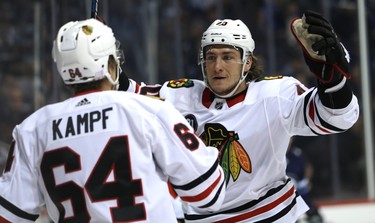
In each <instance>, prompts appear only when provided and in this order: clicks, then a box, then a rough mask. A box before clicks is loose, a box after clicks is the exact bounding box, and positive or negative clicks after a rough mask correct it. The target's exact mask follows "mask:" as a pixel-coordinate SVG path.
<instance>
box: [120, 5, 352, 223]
mask: <svg viewBox="0 0 375 223" xmlns="http://www.w3.org/2000/svg"><path fill="white" fill-rule="evenodd" d="M291 30H292V32H293V34H294V35H295V37H296V39H297V41H298V42H299V43H300V44H301V46H302V49H303V55H304V57H305V60H306V63H307V65H308V66H309V68H310V70H311V71H312V73H314V74H315V75H316V77H317V80H318V81H317V86H316V87H314V88H311V89H307V88H306V87H305V86H304V85H303V84H301V82H300V81H298V80H296V79H295V78H293V77H286V76H264V75H262V71H261V69H260V68H259V64H258V60H257V58H256V57H255V56H254V48H255V43H254V40H253V39H252V36H251V33H250V31H249V29H248V27H247V26H246V25H245V24H244V23H243V22H242V21H240V20H230V19H224V20H216V21H214V22H213V23H212V24H211V25H210V26H209V27H208V29H207V30H206V31H205V32H204V33H203V36H202V40H201V52H200V65H201V67H202V72H203V78H204V81H200V80H191V79H180V80H172V81H167V82H165V83H164V84H163V85H150V86H147V85H146V86H142V85H138V84H137V83H135V82H134V81H133V80H130V81H128V79H126V78H125V79H123V80H121V81H120V82H121V84H120V88H121V89H123V90H127V91H130V92H137V93H141V94H151V95H157V96H160V97H162V98H164V99H165V100H167V101H170V102H171V103H172V104H173V105H174V106H175V107H176V108H177V109H178V110H179V111H180V112H181V113H182V114H183V115H184V116H185V118H186V119H187V120H188V121H189V123H190V124H191V126H193V128H194V129H195V131H196V133H197V134H198V135H200V137H201V138H202V139H203V140H204V141H205V143H206V144H207V145H211V146H215V147H217V149H218V150H219V158H220V164H221V165H222V167H223V169H224V172H225V178H226V179H225V180H226V182H227V187H226V190H227V191H226V196H225V200H224V203H223V206H222V208H221V210H220V211H218V212H215V213H210V212H206V211H201V210H197V209H196V208H194V207H192V206H190V205H186V204H184V205H183V206H184V210H185V213H186V214H185V220H186V222H225V223H228V222H229V223H230V222H267V223H268V222H279V223H280V222H281V223H291V222H295V221H296V220H297V219H298V217H299V216H301V215H302V214H303V213H304V212H306V211H307V210H308V207H307V205H306V204H305V202H304V201H303V199H302V198H301V197H300V196H299V195H298V194H297V193H296V192H295V187H294V185H293V183H292V181H291V180H290V178H288V177H287V175H286V174H285V169H286V158H285V155H286V152H287V148H288V144H289V139H290V138H291V137H292V136H294V135H301V136H318V135H326V134H334V133H340V132H344V131H346V130H347V129H349V128H350V127H351V126H352V125H353V124H354V123H355V122H356V121H357V119H358V114H359V109H358V102H357V98H356V97H355V96H354V95H353V93H352V90H351V88H350V85H349V81H348V75H347V72H348V64H349V55H348V52H347V51H346V50H345V48H344V46H343V45H342V44H341V43H340V41H339V39H338V38H337V35H336V34H335V33H334V30H333V28H332V26H331V25H330V23H329V22H328V21H327V20H325V19H324V18H323V17H322V16H321V15H319V14H317V13H314V12H311V11H308V12H306V13H304V15H303V17H302V18H298V19H295V20H293V22H292V23H291Z"/></svg>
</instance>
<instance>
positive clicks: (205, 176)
mask: <svg viewBox="0 0 375 223" xmlns="http://www.w3.org/2000/svg"><path fill="white" fill-rule="evenodd" d="M218 165H219V161H218V160H216V162H215V163H214V165H212V167H211V168H210V169H209V170H208V171H207V172H206V173H204V174H203V175H201V176H200V177H198V178H197V179H195V180H193V181H192V182H190V183H188V184H185V185H174V184H172V186H173V188H174V189H179V190H191V189H192V188H194V187H196V186H198V185H199V184H201V183H202V182H203V181H205V180H207V179H208V178H209V177H210V176H211V175H212V174H213V173H214V172H215V171H216V169H217V168H218Z"/></svg>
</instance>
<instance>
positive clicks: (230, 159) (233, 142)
mask: <svg viewBox="0 0 375 223" xmlns="http://www.w3.org/2000/svg"><path fill="white" fill-rule="evenodd" d="M200 137H201V139H202V140H203V141H204V142H205V144H206V145H207V146H214V147H216V148H218V150H219V160H220V165H221V167H222V168H223V170H224V173H225V181H226V182H227V183H228V181H229V179H230V176H231V177H232V179H233V181H236V180H237V179H238V177H239V175H240V172H241V169H242V170H244V171H245V172H247V173H251V160H250V158H249V155H248V154H247V153H246V151H245V149H244V148H243V147H242V145H241V144H240V143H239V142H238V140H239V136H238V134H237V133H235V132H234V131H228V130H227V129H226V128H225V127H224V126H223V125H221V124H218V123H214V124H206V125H205V128H204V133H203V134H202V135H201V136H200Z"/></svg>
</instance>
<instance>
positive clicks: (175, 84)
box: [167, 78, 194, 88]
mask: <svg viewBox="0 0 375 223" xmlns="http://www.w3.org/2000/svg"><path fill="white" fill-rule="evenodd" d="M167 86H168V87H171V88H181V87H193V86H194V82H193V81H192V80H190V79H187V78H182V79H178V80H171V81H169V82H168V85H167Z"/></svg>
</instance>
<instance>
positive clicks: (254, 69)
mask: <svg viewBox="0 0 375 223" xmlns="http://www.w3.org/2000/svg"><path fill="white" fill-rule="evenodd" d="M250 57H251V58H252V61H253V62H252V64H251V67H250V71H249V74H248V75H247V76H246V81H247V82H250V81H252V80H255V79H257V78H259V77H261V76H263V72H264V71H263V66H262V65H261V63H260V61H259V58H258V57H256V56H255V55H254V54H252V55H250Z"/></svg>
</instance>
